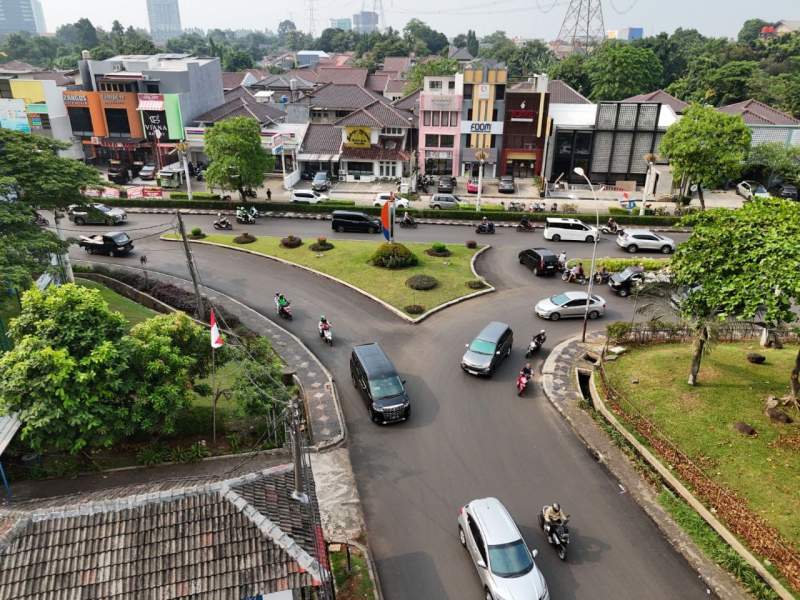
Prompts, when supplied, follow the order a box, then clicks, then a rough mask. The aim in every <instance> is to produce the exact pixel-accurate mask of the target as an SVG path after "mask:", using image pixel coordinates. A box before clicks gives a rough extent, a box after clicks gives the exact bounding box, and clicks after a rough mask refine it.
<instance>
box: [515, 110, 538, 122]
mask: <svg viewBox="0 0 800 600" xmlns="http://www.w3.org/2000/svg"><path fill="white" fill-rule="evenodd" d="M534 115H535V113H534V112H533V111H532V110H512V111H511V120H512V121H516V120H518V119H519V120H523V119H524V120H526V121H533V117H534Z"/></svg>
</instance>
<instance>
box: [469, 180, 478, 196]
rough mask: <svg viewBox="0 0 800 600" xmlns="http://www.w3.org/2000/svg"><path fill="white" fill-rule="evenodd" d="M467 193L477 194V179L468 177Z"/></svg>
mask: <svg viewBox="0 0 800 600" xmlns="http://www.w3.org/2000/svg"><path fill="white" fill-rule="evenodd" d="M467 193H468V194H477V193H478V181H477V180H476V179H470V180H469V181H468V182H467Z"/></svg>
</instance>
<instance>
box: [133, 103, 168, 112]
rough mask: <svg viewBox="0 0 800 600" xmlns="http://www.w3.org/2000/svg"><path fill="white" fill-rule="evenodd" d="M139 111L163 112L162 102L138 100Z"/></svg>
mask: <svg viewBox="0 0 800 600" xmlns="http://www.w3.org/2000/svg"><path fill="white" fill-rule="evenodd" d="M139 110H147V111H151V112H158V111H161V110H164V101H163V100H139Z"/></svg>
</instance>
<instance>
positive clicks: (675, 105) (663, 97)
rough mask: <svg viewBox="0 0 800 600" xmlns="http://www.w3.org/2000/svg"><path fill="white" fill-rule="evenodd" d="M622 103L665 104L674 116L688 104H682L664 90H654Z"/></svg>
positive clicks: (681, 111)
mask: <svg viewBox="0 0 800 600" xmlns="http://www.w3.org/2000/svg"><path fill="white" fill-rule="evenodd" d="M622 102H660V103H661V104H667V105H669V106H670V107H672V110H674V111H675V113H676V114H682V113H683V111H685V110H686V109H687V108H689V103H688V102H684V101H683V100H681V99H680V98H676V97H675V96H673V95H672V94H670V93H668V92H665V91H664V90H656V91H655V92H650V93H648V94H639V95H638V96H631V97H630V98H626V99H625V100H622Z"/></svg>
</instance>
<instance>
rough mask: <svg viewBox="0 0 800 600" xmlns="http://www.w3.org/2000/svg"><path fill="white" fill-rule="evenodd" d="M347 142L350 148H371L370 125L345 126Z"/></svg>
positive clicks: (346, 144)
mask: <svg viewBox="0 0 800 600" xmlns="http://www.w3.org/2000/svg"><path fill="white" fill-rule="evenodd" d="M344 133H345V139H346V141H345V143H344V145H345V146H347V147H348V148H369V147H370V146H371V145H372V143H371V141H370V129H369V127H345V128H344Z"/></svg>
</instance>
